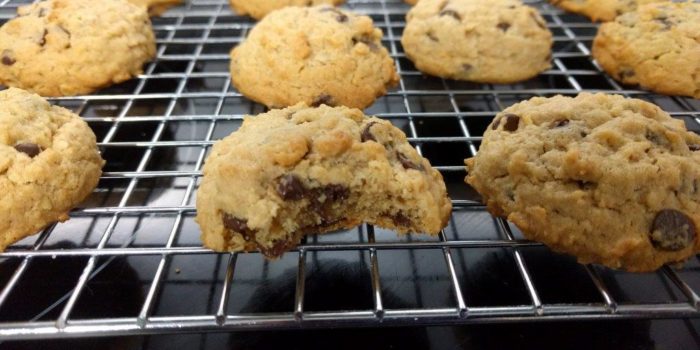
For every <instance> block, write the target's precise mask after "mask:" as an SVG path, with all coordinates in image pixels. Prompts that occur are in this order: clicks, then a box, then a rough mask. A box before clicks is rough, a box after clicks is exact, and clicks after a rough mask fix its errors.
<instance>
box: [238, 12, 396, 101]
mask: <svg viewBox="0 0 700 350" xmlns="http://www.w3.org/2000/svg"><path fill="white" fill-rule="evenodd" d="M381 37H382V32H381V30H379V29H377V28H375V27H374V26H373V25H372V20H371V19H370V18H369V17H367V16H359V15H355V14H353V13H351V12H347V11H343V10H339V9H337V8H335V7H332V6H316V7H287V8H284V9H281V10H277V11H274V12H273V13H271V14H270V15H268V16H267V17H265V18H264V19H263V20H262V21H260V23H258V24H257V25H256V26H255V28H253V30H251V32H250V35H249V36H248V38H247V39H246V40H245V41H244V42H243V43H241V44H240V45H238V46H237V47H235V48H234V49H233V50H232V51H231V78H232V80H233V84H234V85H235V86H236V88H237V89H238V90H239V91H240V92H241V93H242V94H243V95H245V96H246V97H248V98H250V99H252V100H255V101H257V102H260V103H262V104H265V105H267V106H268V107H277V108H279V107H286V106H291V105H295V104H296V103H298V102H305V103H306V104H308V105H316V106H317V105H319V104H327V105H333V106H340V105H343V106H348V107H356V108H365V107H367V106H369V105H370V104H372V103H373V102H374V100H375V98H376V97H378V96H381V95H384V94H385V93H386V91H387V88H388V87H391V86H394V85H396V83H397V82H398V80H399V77H398V75H397V74H396V69H395V68H394V61H393V60H392V59H391V57H390V56H389V53H388V52H387V50H386V49H385V48H384V47H383V46H382V43H381Z"/></svg>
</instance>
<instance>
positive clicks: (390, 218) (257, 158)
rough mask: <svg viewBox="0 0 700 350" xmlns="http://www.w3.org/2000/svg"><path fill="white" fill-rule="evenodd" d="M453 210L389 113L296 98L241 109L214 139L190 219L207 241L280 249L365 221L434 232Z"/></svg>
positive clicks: (271, 252) (231, 247)
mask: <svg viewBox="0 0 700 350" xmlns="http://www.w3.org/2000/svg"><path fill="white" fill-rule="evenodd" d="M450 210H451V202H450V200H449V198H448V197H447V193H446V189H445V183H444V182H443V180H442V176H441V175H440V173H439V172H438V171H437V170H435V169H433V168H432V167H431V166H430V163H429V162H428V160H426V159H425V158H422V157H421V156H420V155H419V154H418V153H417V152H416V150H415V149H414V148H413V147H411V145H409V143H408V142H407V141H406V136H405V135H404V134H403V132H401V130H399V129H397V128H396V127H394V126H392V124H391V123H390V122H388V121H385V120H381V119H378V118H369V117H366V116H365V115H364V114H362V111H360V110H357V109H350V108H346V107H329V106H326V105H322V106H320V107H317V108H309V107H307V106H306V105H303V104H299V105H296V106H293V107H290V108H286V109H281V110H272V111H270V112H268V113H265V114H261V115H258V116H255V117H246V119H245V121H244V122H243V126H241V128H240V129H239V130H238V131H236V132H234V133H233V134H231V135H229V136H228V137H226V138H224V139H223V140H221V141H218V142H216V143H215V144H214V147H213V149H212V152H211V154H210V155H209V157H208V158H207V160H206V163H205V165H204V178H203V179H202V183H201V185H200V187H199V189H198V192H197V218H196V220H197V222H198V223H199V225H200V227H201V230H202V235H201V238H202V241H203V242H204V245H205V246H206V247H209V248H211V249H214V250H216V251H254V250H258V251H260V252H262V253H263V254H264V255H266V256H268V257H277V256H280V255H281V254H282V253H283V252H284V251H286V250H289V249H291V248H293V247H294V246H296V245H297V244H298V243H299V241H300V239H301V238H302V236H303V235H305V234H316V233H323V232H329V231H333V230H338V229H345V228H352V227H355V226H357V225H359V224H360V223H362V222H363V221H364V222H369V223H371V224H374V225H378V226H381V227H386V228H390V229H393V230H395V231H397V232H399V233H406V232H422V233H429V234H433V235H434V234H437V233H438V232H439V231H440V230H441V229H442V228H443V227H444V226H445V225H446V224H447V220H448V218H449V216H450Z"/></svg>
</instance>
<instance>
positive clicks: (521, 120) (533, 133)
mask: <svg viewBox="0 0 700 350" xmlns="http://www.w3.org/2000/svg"><path fill="white" fill-rule="evenodd" d="M466 165H467V167H468V173H469V175H468V176H467V179H466V181H467V183H469V184H470V185H472V186H473V187H474V188H475V189H476V190H477V191H479V193H481V195H482V196H483V199H484V201H485V203H486V205H487V207H488V210H489V211H490V212H491V213H492V214H494V215H498V216H503V217H507V218H508V220H509V221H511V222H513V223H515V225H517V226H518V227H519V228H520V229H521V230H522V231H523V233H524V234H525V237H527V238H529V239H533V240H537V241H540V242H543V243H545V244H546V245H548V246H549V247H551V248H552V249H554V250H556V251H559V252H564V253H568V254H572V255H575V256H576V257H578V260H579V261H580V262H582V263H600V264H604V265H607V266H609V267H612V268H621V269H625V270H629V271H652V270H655V269H658V268H659V267H661V266H662V265H663V264H665V263H674V262H681V261H684V260H686V259H688V258H689V257H691V256H693V255H694V254H696V253H697V252H698V251H700V240H699V239H698V237H697V231H696V229H697V227H700V226H699V225H700V136H698V135H696V134H694V133H692V132H689V131H687V130H686V128H685V125H684V123H683V121H682V120H678V119H673V118H671V117H670V116H669V115H668V114H667V113H665V112H664V111H662V110H661V109H660V108H658V107H657V106H655V105H653V104H650V103H647V102H644V101H641V100H637V99H625V98H624V97H622V96H618V95H605V94H595V95H592V94H587V93H582V94H580V95H578V96H577V97H576V98H570V97H563V96H556V97H552V98H541V97H536V98H533V99H531V100H529V101H525V102H521V103H518V104H516V105H513V106H512V107H509V108H507V109H506V110H504V111H503V112H501V113H499V114H498V115H497V116H496V118H495V119H494V121H493V122H492V123H491V125H490V126H489V127H488V129H487V131H486V132H485V133H484V138H483V142H482V144H481V148H480V149H479V152H478V153H477V155H476V157H474V158H470V159H468V160H467V161H466Z"/></svg>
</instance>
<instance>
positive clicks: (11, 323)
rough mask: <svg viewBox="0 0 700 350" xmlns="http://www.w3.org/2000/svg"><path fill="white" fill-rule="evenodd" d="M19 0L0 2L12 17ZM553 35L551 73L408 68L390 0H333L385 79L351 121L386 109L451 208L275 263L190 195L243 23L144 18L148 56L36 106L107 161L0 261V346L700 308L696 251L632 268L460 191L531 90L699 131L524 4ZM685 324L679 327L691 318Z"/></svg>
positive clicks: (679, 106) (231, 97)
mask: <svg viewBox="0 0 700 350" xmlns="http://www.w3.org/2000/svg"><path fill="white" fill-rule="evenodd" d="M26 2H28V1H3V2H2V5H3V6H2V7H0V16H1V17H2V20H3V21H5V20H7V19H9V18H11V17H13V16H14V12H15V9H16V7H17V6H18V5H21V4H23V3H26ZM531 4H532V5H533V6H536V7H537V8H538V9H539V10H540V11H541V13H542V14H543V16H544V18H545V19H546V21H547V24H548V26H549V28H550V29H551V30H552V32H553V34H554V41H555V43H554V55H553V67H552V69H550V70H548V71H547V72H544V73H543V74H541V75H540V76H539V77H537V78H535V79H532V80H530V81H527V82H524V83H521V84H515V85H484V84H472V83H466V82H457V81H449V80H442V79H436V78H430V77H425V76H423V75H422V74H421V73H420V72H418V71H417V70H416V69H415V68H414V66H413V65H412V64H411V62H410V61H408V60H407V59H406V57H405V55H404V52H403V49H402V47H401V44H400V37H401V33H402V31H403V28H404V25H405V19H404V16H405V13H406V11H407V10H408V8H409V7H408V6H407V5H405V4H403V2H401V1H400V0H374V1H373V0H350V1H348V3H347V4H345V5H344V6H345V7H346V8H349V9H352V10H354V11H356V12H359V13H364V14H368V15H370V16H371V17H372V18H373V20H374V22H375V24H376V25H377V26H378V27H380V28H381V29H382V30H383V31H384V34H385V35H384V40H383V43H384V45H385V46H386V47H387V48H388V49H389V51H390V53H391V55H392V57H393V58H394V60H395V62H396V65H397V67H398V70H399V72H400V75H401V83H400V85H399V87H398V88H397V89H394V90H393V91H391V92H390V93H389V94H388V95H387V96H385V97H383V98H380V99H379V100H378V101H377V102H376V103H375V104H374V105H373V106H372V107H370V108H369V109H368V110H367V114H373V115H377V116H379V117H382V118H386V119H388V120H390V121H392V122H393V123H394V125H396V126H397V127H399V128H401V129H402V130H404V132H406V134H407V135H408V137H409V140H410V141H411V143H412V144H414V145H415V146H416V147H417V148H418V150H419V151H420V152H421V153H422V154H423V155H424V156H426V157H427V158H429V159H430V161H431V162H432V164H433V165H435V167H436V168H437V169H439V170H440V171H441V172H442V174H443V176H444V177H445V180H446V183H447V186H448V190H449V193H450V196H451V198H453V205H454V210H453V213H452V216H451V220H450V223H449V225H448V227H447V228H446V229H445V230H444V231H443V232H441V233H440V235H439V236H438V237H426V236H422V235H409V236H402V237H398V236H396V235H395V234H394V233H393V232H389V231H386V230H383V229H380V228H375V227H371V226H367V225H363V226H360V227H357V228H355V229H352V230H347V231H343V232H338V233H333V234H327V235H322V236H311V237H308V238H307V240H306V241H304V242H303V244H302V245H301V246H299V248H298V249H296V250H295V251H292V252H289V253H287V254H286V255H284V257H283V258H282V259H280V260H278V261H272V262H270V261H266V260H265V259H263V257H262V256H261V255H260V254H258V253H248V254H215V253H213V252H211V251H209V250H207V249H204V248H202V247H201V246H200V242H199V239H198V235H199V230H198V228H197V225H196V224H195V223H194V220H193V219H194V210H195V209H194V197H195V196H194V194H195V191H196V189H197V185H198V183H199V181H200V176H201V172H200V170H201V167H202V164H203V162H204V159H205V157H206V155H207V152H208V150H209V148H210V146H211V145H212V143H213V142H214V141H216V140H218V139H221V138H222V137H224V136H226V135H228V134H229V133H231V132H232V131H234V130H236V129H237V128H238V126H239V125H240V123H241V121H242V117H243V115H245V114H257V113H260V112H263V111H264V110H265V109H264V107H262V106H260V105H257V104H254V103H252V102H250V101H249V100H247V99H245V98H243V97H242V96H241V95H240V94H239V93H238V92H237V91H236V90H235V89H233V88H232V87H231V85H230V81H229V72H228V63H229V51H230V49H231V47H233V46H234V45H236V44H238V43H240V42H241V40H243V38H244V37H245V36H246V34H247V32H248V31H249V30H250V28H251V27H252V26H253V24H254V22H252V20H251V19H249V18H247V17H241V16H236V15H234V14H233V13H232V12H231V10H230V9H229V6H228V3H227V1H226V0H192V1H187V3H186V4H185V5H183V6H181V7H177V8H174V9H171V10H170V11H168V12H166V13H165V14H164V15H163V16H162V17H160V18H155V19H154V20H153V25H154V29H155V32H156V35H157V38H158V40H157V41H158V50H157V58H156V60H155V61H154V62H151V63H149V64H148V65H147V66H146V67H145V73H144V74H142V75H140V76H139V77H138V78H136V79H133V80H131V81H129V82H126V83H123V84H120V85H118V86H115V87H111V88H108V89H105V90H103V91H100V92H98V93H96V94H93V95H89V96H78V97H66V98H55V99H51V101H52V103H56V104H59V105H62V106H64V107H67V108H70V109H72V110H73V111H75V112H77V113H79V114H80V115H81V116H82V117H83V118H84V119H85V120H86V121H87V122H88V123H89V124H90V126H91V127H92V129H93V130H94V131H95V134H96V135H97V138H98V142H99V146H100V147H101V149H102V152H103V156H104V158H105V159H106V160H107V165H106V166H105V169H104V174H103V177H102V179H101V181H100V184H99V186H98V188H97V189H96V190H95V191H94V193H93V194H92V195H91V196H90V198H89V199H88V200H87V201H86V202H85V203H83V204H82V205H81V207H80V208H77V209H75V210H74V211H73V212H72V213H71V219H70V220H69V221H67V222H65V223H60V224H56V225H52V226H51V227H49V228H47V229H46V230H44V231H43V232H42V233H41V234H40V235H37V236H33V237H30V238H27V239H25V240H23V241H21V242H19V243H17V244H15V245H13V246H12V247H10V248H9V249H8V250H7V251H6V252H4V253H2V254H0V339H32V338H58V337H85V336H107V335H136V334H161V333H175V332H177V333H180V332H209V331H233V330H254V329H256V330H264V329H282V328H284V329H298V328H331V327H333V328H335V327H355V326H368V327H378V326H397V325H437V324H469V323H501V322H530V321H545V320H548V321H565V320H602V319H627V318H644V319H651V318H679V319H681V318H684V319H690V318H697V317H698V316H700V312H699V308H700V297H698V294H697V293H698V292H697V291H698V290H700V271H699V269H700V262H699V261H698V259H697V258H693V259H691V260H690V261H689V262H688V263H687V264H686V265H685V266H684V267H682V268H679V269H672V268H663V269H662V270H660V271H659V272H657V273H650V274H630V273H624V272H618V271H612V270H609V269H605V268H602V267H598V266H592V265H587V266H584V265H579V264H577V263H576V262H575V261H574V260H573V259H572V258H571V257H567V256H562V255H558V254H554V253H552V252H550V251H549V250H548V249H546V248H545V247H543V246H542V245H540V244H537V243H534V242H530V241H527V240H525V239H523V237H522V235H521V234H520V232H519V231H518V230H517V229H516V228H515V227H513V226H511V225H510V224H508V223H507V222H506V221H504V220H502V219H497V218H493V217H491V216H490V215H489V214H488V213H487V212H486V211H485V209H484V207H483V206H482V205H481V204H480V202H479V200H478V196H477V195H476V194H475V193H474V191H473V190H471V189H470V188H469V187H468V186H466V185H465V184H464V182H463V178H464V176H465V175H466V174H465V170H464V167H463V159H464V158H467V157H469V156H472V155H474V153H475V152H476V150H477V149H478V146H479V143H480V141H481V135H482V133H483V131H484V129H485V128H486V126H487V125H488V123H489V122H490V121H491V119H492V118H493V117H494V115H495V114H496V113H497V112H498V111H500V110H502V109H503V108H506V107H507V106H509V105H511V104H513V103H516V102H518V101H521V100H524V99H528V98H530V97H533V96H551V95H554V94H565V95H574V94H576V93H578V92H581V91H608V92H615V93H619V94H624V95H626V96H631V97H637V98H642V99H645V100H648V101H651V102H653V103H656V104H658V105H660V106H661V107H662V108H664V109H665V110H666V111H668V112H669V113H671V114H672V115H673V116H675V117H677V118H682V119H684V120H685V121H686V123H687V125H688V126H689V128H691V129H692V130H696V131H697V130H699V127H700V124H698V122H699V121H700V119H699V118H700V102H699V101H697V100H692V99H687V98H681V97H664V96H659V95H655V94H650V93H647V92H644V91H639V90H635V89H633V88H630V87H624V86H621V85H619V84H618V83H617V82H615V81H613V80H612V79H610V77H608V76H606V75H605V74H603V73H602V72H601V70H600V68H599V66H598V65H597V64H596V63H595V62H594V61H592V59H591V57H590V46H591V41H592V39H593V37H594V35H595V32H596V25H594V24H592V23H590V22H589V21H587V20H586V19H584V18H582V17H579V16H575V15H570V14H566V13H563V12H561V11H560V10H558V9H556V8H554V7H552V6H550V5H548V4H547V3H545V2H539V1H536V2H531ZM689 327H692V326H689Z"/></svg>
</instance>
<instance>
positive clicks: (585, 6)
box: [549, 0, 668, 22]
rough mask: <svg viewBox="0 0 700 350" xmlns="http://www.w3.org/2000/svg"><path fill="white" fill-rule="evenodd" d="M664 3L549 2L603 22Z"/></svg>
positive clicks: (621, 0)
mask: <svg viewBox="0 0 700 350" xmlns="http://www.w3.org/2000/svg"><path fill="white" fill-rule="evenodd" d="M664 1H668V0H549V2H551V3H552V4H554V5H556V6H558V7H561V8H563V9H564V10H567V11H569V12H574V13H578V14H581V15H584V16H586V17H588V18H590V19H591V20H593V21H601V22H607V21H612V20H614V19H615V17H617V16H619V15H621V14H623V13H627V12H632V11H635V10H636V9H637V8H638V7H639V6H641V5H644V4H649V3H652V2H664Z"/></svg>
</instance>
